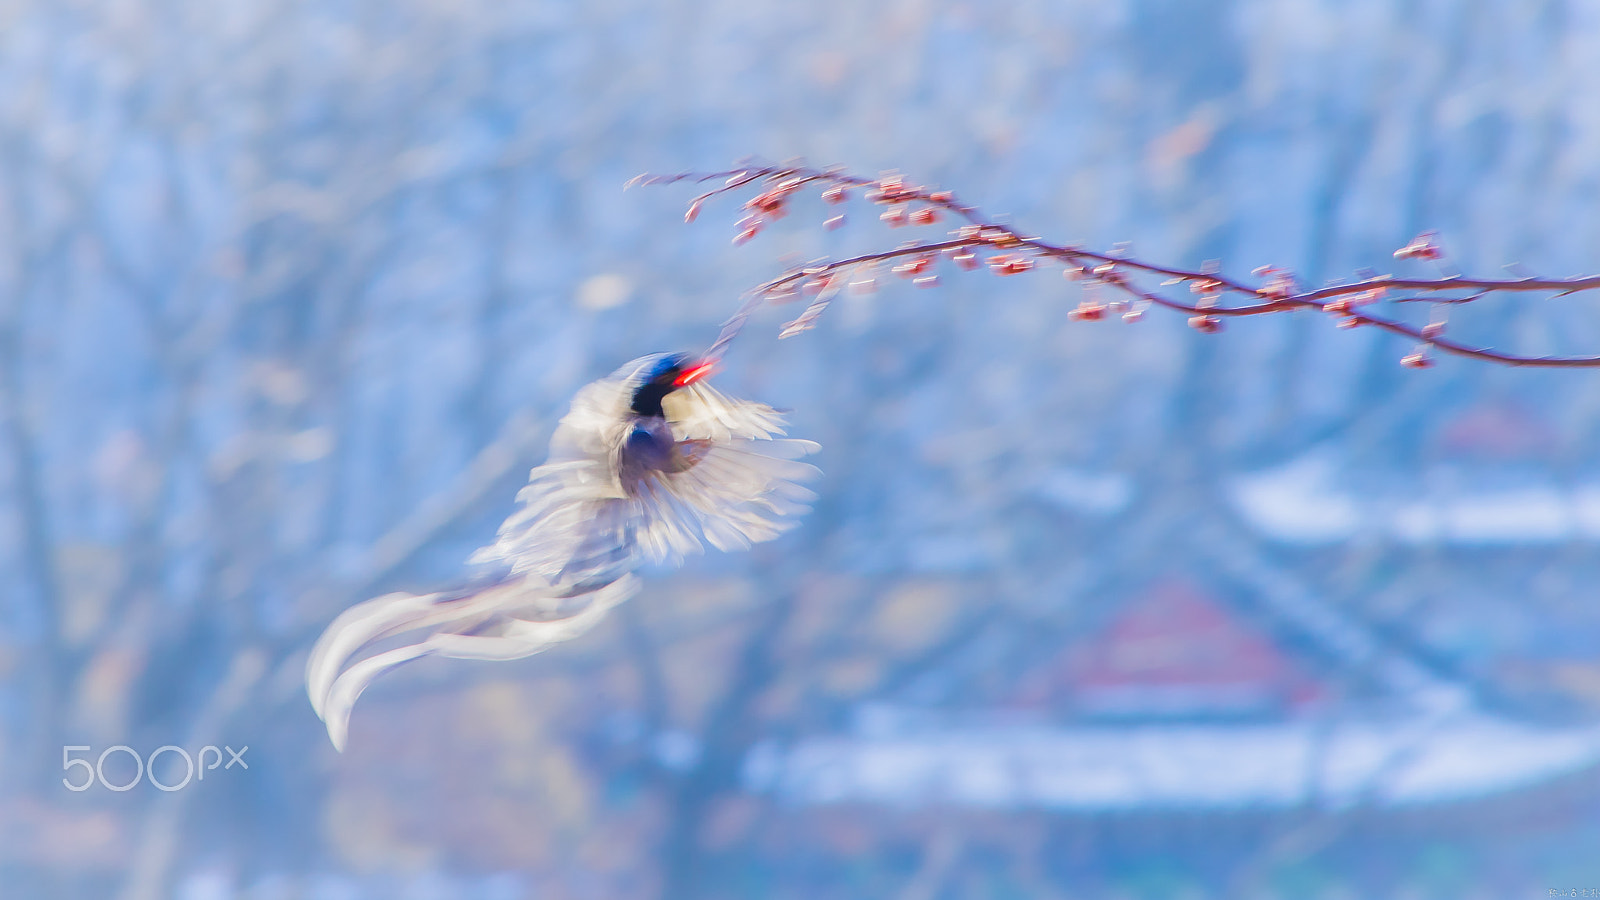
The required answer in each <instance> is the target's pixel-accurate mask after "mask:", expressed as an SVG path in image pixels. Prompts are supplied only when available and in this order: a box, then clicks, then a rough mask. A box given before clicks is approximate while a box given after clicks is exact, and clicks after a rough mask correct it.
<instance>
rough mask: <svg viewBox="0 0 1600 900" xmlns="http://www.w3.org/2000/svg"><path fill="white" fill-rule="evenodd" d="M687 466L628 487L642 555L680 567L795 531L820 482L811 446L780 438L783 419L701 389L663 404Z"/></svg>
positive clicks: (707, 388)
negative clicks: (814, 482) (696, 557)
mask: <svg viewBox="0 0 1600 900" xmlns="http://www.w3.org/2000/svg"><path fill="white" fill-rule="evenodd" d="M663 406H664V407H665V408H666V412H667V416H668V422H669V423H670V424H671V427H672V433H673V435H674V437H676V438H677V440H678V448H679V453H680V454H681V455H682V457H683V460H684V462H685V463H687V465H686V466H685V467H684V468H682V469H680V470H678V471H671V472H654V473H651V474H650V475H648V476H647V477H645V478H642V479H639V480H638V481H636V482H634V483H632V484H628V485H624V492H625V493H626V494H628V507H629V518H630V519H631V520H632V521H633V522H634V523H635V528H636V531H635V533H634V540H635V542H636V543H637V544H638V547H639V552H640V553H641V555H643V556H644V557H645V558H647V559H649V560H651V561H652V562H656V563H676V562H678V561H679V560H681V559H682V558H683V557H684V556H686V555H689V554H692V553H698V552H700V551H701V549H702V547H703V544H710V545H711V546H713V547H715V548H717V549H718V550H740V549H744V548H746V547H749V546H750V545H751V544H755V543H760V542H762V541H770V540H772V539H773V538H775V537H777V536H778V535H780V534H782V533H783V532H785V531H787V530H788V529H790V528H792V527H794V525H795V524H796V522H797V517H798V516H799V515H800V514H802V513H804V512H806V511H807V510H809V509H810V508H811V507H810V503H811V501H812V500H815V499H816V494H814V493H812V492H811V490H810V489H808V488H806V487H804V486H803V484H802V483H803V482H806V481H810V480H811V479H813V478H815V477H817V475H819V474H820V473H819V471H818V470H817V468H816V467H815V466H813V465H810V464H809V463H804V462H800V459H801V458H802V457H805V456H808V455H810V454H812V453H815V452H816V451H817V450H818V449H819V447H818V445H817V444H816V443H815V442H813V441H801V440H792V439H787V438H775V437H773V436H774V435H781V434H783V433H784V432H783V425H784V421H783V414H782V413H780V412H778V411H777V410H775V409H773V408H772V407H770V406H767V405H766V404H764V403H753V402H750V401H746V400H737V399H734V398H731V397H728V396H727V395H725V394H723V393H721V392H720V391H718V390H716V389H715V388H712V387H711V386H709V385H707V384H705V383H703V382H701V383H696V384H693V385H690V386H689V387H686V388H684V389H682V390H679V391H677V392H675V393H673V394H669V395H668V396H667V399H666V400H665V401H664V402H663Z"/></svg>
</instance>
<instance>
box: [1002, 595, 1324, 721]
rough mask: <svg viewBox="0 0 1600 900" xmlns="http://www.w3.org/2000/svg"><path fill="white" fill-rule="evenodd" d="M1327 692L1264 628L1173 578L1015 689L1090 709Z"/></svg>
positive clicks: (1156, 708)
mask: <svg viewBox="0 0 1600 900" xmlns="http://www.w3.org/2000/svg"><path fill="white" fill-rule="evenodd" d="M1321 693H1322V688H1321V686H1320V685H1319V684H1318V683H1317V681H1316V680H1315V679H1314V678H1312V677H1311V676H1310V675H1309V674H1308V673H1307V672H1306V671H1305V670H1304V669H1303V668H1302V667H1301V666H1300V665H1299V664H1298V663H1297V661H1296V660H1294V659H1293V658H1292V657H1291V656H1290V655H1289V654H1287V653H1286V652H1284V651H1283V650H1282V649H1281V648H1280V647H1279V646H1278V645H1277V644H1276V643H1275V642H1274V641H1273V640H1272V639H1271V638H1270V637H1269V636H1268V635H1266V634H1264V633H1262V632H1261V631H1260V630H1258V629H1256V628H1254V627H1253V626H1252V625H1251V624H1250V623H1248V622H1246V621H1244V620H1242V619H1241V618H1240V617H1239V616H1238V615H1237V614H1235V613H1234V612H1233V611H1231V610H1230V609H1228V608H1227V607H1226V606H1225V605H1223V604H1222V603H1219V602H1217V601H1216V600H1214V599H1212V598H1211V597H1209V596H1207V595H1206V594H1205V593H1203V592H1202V591H1201V590H1200V589H1199V588H1197V587H1195V586H1194V585H1193V584H1191V583H1189V582H1186V581H1180V580H1168V581H1163V582H1159V583H1157V584H1156V585H1154V586H1153V587H1152V588H1150V589H1149V590H1148V591H1146V592H1145V593H1144V594H1142V595H1140V596H1139V597H1137V598H1136V599H1135V600H1134V601H1133V602H1132V603H1131V604H1129V606H1128V608H1127V609H1125V610H1123V611H1122V612H1120V613H1118V614H1117V615H1116V616H1115V617H1114V618H1113V619H1112V620H1111V621H1110V622H1109V623H1108V624H1107V625H1106V626H1105V627H1104V628H1103V629H1101V630H1100V631H1098V632H1097V633H1096V634H1094V635H1092V636H1091V637H1089V638H1088V639H1087V640H1085V641H1083V642H1081V643H1079V644H1077V645H1075V646H1073V647H1070V648H1068V649H1067V650H1065V651H1064V652H1062V653H1061V654H1058V655H1057V656H1056V657H1055V658H1053V659H1051V660H1050V661H1049V662H1047V663H1046V664H1044V665H1043V666H1041V667H1039V668H1038V669H1035V670H1034V671H1032V672H1030V673H1028V674H1027V675H1026V676H1024V677H1023V678H1022V679H1021V682H1020V687H1019V690H1018V691H1017V693H1016V694H1015V695H1014V698H1013V699H1014V702H1016V703H1019V704H1021V705H1024V706H1051V707H1055V706H1065V707H1068V708H1070V709H1073V710H1075V711H1077V712H1080V713H1090V714H1096V713H1098V714H1114V715H1132V716H1142V715H1151V716H1173V715H1177V716H1205V715H1218V714H1232V715H1237V714H1256V713H1271V712H1284V711H1288V710H1290V709H1293V708H1296V707H1300V706H1303V705H1305V704H1307V703H1310V702H1312V701H1313V700H1315V699H1316V698H1317V697H1318V696H1319V695H1320V694H1321Z"/></svg>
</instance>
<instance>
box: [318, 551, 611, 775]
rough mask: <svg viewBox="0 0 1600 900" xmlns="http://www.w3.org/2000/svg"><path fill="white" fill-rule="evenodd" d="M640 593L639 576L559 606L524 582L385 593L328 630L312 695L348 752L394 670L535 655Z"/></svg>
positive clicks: (320, 641)
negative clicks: (355, 724) (369, 698)
mask: <svg viewBox="0 0 1600 900" xmlns="http://www.w3.org/2000/svg"><path fill="white" fill-rule="evenodd" d="M637 590H638V581H637V579H636V578H634V577H633V576H631V575H629V576H626V577H623V578H620V579H618V580H616V581H614V582H612V583H611V584H608V585H605V586H604V587H601V588H598V589H596V590H595V591H593V592H591V593H589V594H585V595H583V596H582V597H576V598H573V597H568V598H561V599H560V600H559V601H556V600H553V599H552V598H549V597H547V596H546V595H547V594H548V588H546V589H544V590H543V591H540V590H538V589H536V588H535V587H533V586H531V585H530V584H529V582H527V581H523V580H517V581H511V582H500V583H496V584H492V585H487V586H485V587H483V588H481V589H479V590H477V591H475V592H472V593H469V594H462V593H460V592H455V593H436V594H421V595H413V594H404V593H399V594H385V595H384V596H382V597H376V598H374V599H372V600H368V601H366V602H364V603H358V604H356V605H355V606H352V607H351V608H349V609H347V610H345V611H344V612H343V613H342V614H340V616H339V617H338V618H337V619H335V620H334V621H333V624H331V625H329V626H328V629H327V630H326V631H324V632H323V633H322V637H321V638H319V639H318V640H317V643H316V645H315V646H314V647H313V648H312V649H311V658H310V659H309V660H308V661H307V662H306V693H307V694H309V695H310V697H311V706H312V708H313V709H315V710H316V713H317V715H318V717H320V718H321V719H322V721H323V723H324V724H326V725H327V728H328V737H329V738H330V739H331V740H332V741H333V746H334V747H335V748H336V749H338V750H340V751H343V750H344V744H345V738H346V736H347V735H348V733H349V725H350V713H351V711H352V710H353V709H354V708H355V703H356V699H357V698H358V697H360V696H361V692H362V691H364V690H366V689H367V686H368V685H369V684H371V683H372V682H373V681H374V680H375V679H376V678H377V677H378V676H380V675H382V674H383V673H385V672H387V671H389V670H390V669H393V668H394V667H396V666H398V665H401V664H402V663H406V662H410V661H411V660H413V659H420V658H422V657H424V656H433V655H438V656H449V657H455V658H458V659H488V660H506V659H519V658H521V657H524V656H531V655H533V654H535V653H538V652H539V651H541V650H544V649H545V648H547V647H550V646H551V645H553V644H557V643H560V642H561V641H566V640H570V639H572V638H575V637H577V636H578V635H580V634H583V633H584V632H585V631H588V630H589V629H590V628H593V627H594V625H595V624H596V623H597V622H599V621H600V620H601V619H602V618H604V617H605V614H606V612H607V611H608V610H610V609H611V607H613V606H616V605H617V604H618V603H621V602H623V601H624V600H626V599H628V598H629V597H631V596H632V595H633V594H634V593H635V592H636V591H637ZM523 616H527V618H524V617H523ZM552 616H554V617H552ZM413 632H425V633H424V634H421V635H420V636H419V637H418V638H417V639H416V640H413V641H411V642H410V643H407V644H404V645H402V646H399V647H395V648H394V649H391V650H387V651H384V652H381V653H377V654H374V655H372V656H368V657H366V658H362V659H356V658H357V657H358V656H359V655H360V654H361V652H362V651H363V650H365V649H367V648H369V647H371V646H372V645H373V644H375V643H377V642H379V641H382V640H384V639H386V638H391V637H395V636H397V635H402V634H407V633H413ZM353 659H354V660H355V662H353V663H352V662H351V660H353Z"/></svg>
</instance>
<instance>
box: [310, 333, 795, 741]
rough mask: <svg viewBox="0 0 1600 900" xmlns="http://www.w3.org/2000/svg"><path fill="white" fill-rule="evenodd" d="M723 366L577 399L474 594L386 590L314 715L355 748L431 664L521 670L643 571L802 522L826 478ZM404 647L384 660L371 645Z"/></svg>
mask: <svg viewBox="0 0 1600 900" xmlns="http://www.w3.org/2000/svg"><path fill="white" fill-rule="evenodd" d="M714 365H715V362H714V360H712V359H702V358H694V357H691V356H689V355H687V354H681V353H675V354H654V355H651V356H645V357H641V358H639V359H636V360H634V361H633V362H630V363H628V364H627V365H625V366H623V367H622V368H620V369H618V370H616V371H615V372H613V373H611V374H610V375H608V376H606V377H605V378H602V379H600V380H599V381H596V382H594V383H592V384H590V385H587V386H586V387H584V388H582V389H581V390H579V391H578V394H577V396H576V397H574V398H573V401H572V408H571V410H570V411H569V412H568V413H567V415H566V416H565V417H563V418H562V419H561V422H560V424H559V425H558V426H557V427H556V430H555V434H554V435H553V436H552V437H551V439H550V458H549V460H548V461H547V462H545V463H544V464H543V465H541V466H537V467H535V468H534V469H533V471H532V473H531V474H530V475H529V477H528V484H527V486H526V487H524V488H523V489H522V491H521V492H520V493H519V494H518V495H517V500H518V503H519V505H518V507H517V509H516V511H515V512H513V513H512V514H511V516H510V517H509V518H507V519H506V521H505V522H504V523H503V524H502V525H501V526H500V531H499V534H498V535H497V537H496V539H495V541H494V543H492V544H489V545H488V546H486V547H484V548H482V549H480V550H478V551H477V552H476V553H474V554H473V555H472V557H471V558H470V559H469V560H468V562H469V564H471V565H472V566H473V568H474V571H475V576H474V577H473V579H472V580H471V581H470V582H469V583H467V584H466V585H464V586H462V587H460V588H457V589H454V590H447V591H440V592H435V593H430V594H420V595H418V594H406V593H395V594H387V595H385V596H382V597H377V598H374V599H372V600H368V601H366V602H364V603H359V604H356V605H355V606H353V607H351V608H350V609H348V610H345V612H344V613H342V614H341V615H340V616H339V617H338V618H336V619H335V620H334V621H333V623H332V624H330V625H329V626H328V628H327V630H326V631H324V632H323V634H322V636H321V637H320V638H319V639H318V640H317V643H316V645H315V646H314V647H313V648H312V651H311V658H310V660H309V661H308V662H307V664H306V689H307V693H309V694H310V696H311V705H312V707H313V708H314V709H315V710H316V712H317V715H318V716H319V717H321V718H322V720H323V722H324V724H326V725H327V728H328V736H329V738H331V739H332V741H333V745H334V746H335V747H336V748H338V749H340V750H343V749H344V744H345V740H346V737H347V735H348V730H349V721H350V713H351V710H352V709H353V708H354V706H355V702H356V698H357V697H359V696H360V695H361V692H362V691H363V690H365V689H366V687H367V686H368V685H369V684H371V683H372V681H373V680H374V679H376V678H377V677H378V676H379V675H381V674H383V673H384V672H387V671H388V670H390V669H392V668H394V667H395V666H398V665H400V664H402V663H405V662H408V661H410V660H413V659H418V658H420V657H423V656H429V655H438V656H449V657H456V658H460V659H517V658H520V657H524V656H528V655H531V654H534V653H538V652H539V651H540V650H543V649H545V648H547V647H549V646H551V645H552V644H555V643H558V642H560V641H565V640H569V639H571V638H574V637H577V636H578V635H580V634H582V633H584V632H585V631H587V630H589V629H590V628H591V627H593V626H594V624H595V623H596V622H598V621H599V620H600V619H601V618H603V617H604V616H605V614H606V611H607V610H609V609H611V608H612V607H614V606H616V605H617V604H619V603H621V602H623V601H624V600H627V599H628V598H629V597H631V596H633V594H634V593H636V592H637V591H638V588H639V581H638V576H637V575H636V574H635V572H636V570H637V569H638V568H639V567H641V566H643V565H645V564H647V563H653V564H664V565H675V564H677V563H679V562H681V561H682V560H683V558H684V557H685V556H687V555H689V554H692V553H698V552H700V551H701V550H702V548H703V545H704V544H710V545H711V546H712V547H715V548H716V549H718V550H738V549H743V548H746V547H749V546H750V545H751V544H753V543H758V542H761V541H768V540H771V539H773V538H775V537H777V536H778V535H779V534H781V533H782V532H784V531H786V530H787V529H789V528H791V527H793V526H794V524H795V523H796V517H797V516H799V515H800V514H801V513H804V512H806V511H807V510H808V509H809V506H808V505H807V504H808V503H809V502H810V501H811V500H813V499H815V495H814V494H813V493H812V492H811V491H810V490H809V489H807V488H805V487H804V486H802V484H801V483H802V482H804V481H807V480H809V479H811V478H813V477H815V476H816V475H817V474H818V471H817V469H816V467H814V466H812V465H809V464H808V463H805V462H801V461H800V460H801V458H802V457H805V456H807V455H809V454H811V453H814V452H816V450H817V449H818V446H817V444H815V443H814V442H812V441H803V440H794V439H789V438H784V437H782V435H783V434H784V431H783V423H784V420H783V415H782V414H781V413H780V412H778V411H777V410H775V409H773V408H772V407H770V406H767V405H765V404H762V403H756V402H752V401H749V400H740V399H736V398H733V397H729V396H727V395H725V394H723V393H721V392H719V391H717V390H716V389H715V388H713V387H711V386H710V385H709V384H706V383H705V378H706V376H707V375H709V374H710V372H711V371H712V369H713V367H714ZM402 635H404V636H406V641H407V642H405V643H402V644H401V645H400V646H397V647H394V648H392V649H388V650H384V651H382V652H370V651H371V650H372V649H373V645H375V644H378V643H380V642H383V641H386V640H388V639H390V638H396V637H399V636H402Z"/></svg>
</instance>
